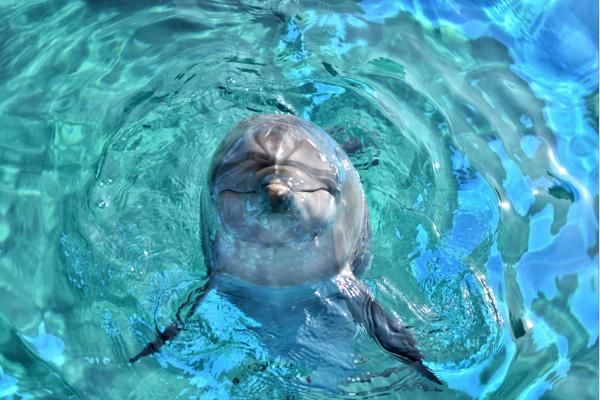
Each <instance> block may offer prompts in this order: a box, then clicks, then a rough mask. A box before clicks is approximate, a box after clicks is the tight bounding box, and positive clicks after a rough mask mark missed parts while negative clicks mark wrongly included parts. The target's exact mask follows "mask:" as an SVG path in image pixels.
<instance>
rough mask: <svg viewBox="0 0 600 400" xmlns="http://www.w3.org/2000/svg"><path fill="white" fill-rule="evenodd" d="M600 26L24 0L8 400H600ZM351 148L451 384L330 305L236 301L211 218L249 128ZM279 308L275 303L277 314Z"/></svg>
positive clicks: (385, 286) (1, 333)
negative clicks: (211, 235)
mask: <svg viewBox="0 0 600 400" xmlns="http://www.w3.org/2000/svg"><path fill="white" fill-rule="evenodd" d="M597 15H598V5H597V3H594V2H593V1H575V0H555V1H544V0H528V1H521V2H517V1H510V0H498V1H494V0H486V1H479V2H475V1H467V0H455V1H452V2H450V1H444V0H439V1H433V0H424V1H421V2H414V1H410V0H406V1H399V2H395V3H393V2H386V1H375V0H365V1H362V2H354V1H352V2H350V1H348V2H336V3H335V5H327V2H308V1H300V2H297V1H289V2H288V1H285V2H274V1H273V2H258V1H256V2H242V1H228V2H205V1H202V2H201V1H192V0H189V1H188V0H173V1H164V2H153V1H141V0H140V1H129V2H119V1H110V0H104V1H102V0H88V1H85V2H82V1H55V2H33V1H4V2H2V3H1V5H0V32H1V37H2V41H0V61H1V63H0V65H1V67H0V93H1V94H2V96H1V97H0V122H1V130H0V398H5V397H6V398H14V399H17V398H105V399H108V398H114V399H121V398H149V397H150V396H160V398H180V399H184V398H198V399H227V398H231V399H253V398H256V399H261V398H273V399H283V398H287V399H292V398H294V399H304V398H315V399H324V398H358V399H366V398H410V399H419V398H423V399H429V398H431V399H466V398H490V399H517V398H519V399H537V398H544V399H562V398H566V396H572V398H578V399H588V398H598V286H597V284H598V222H597V221H598V20H597ZM256 113H293V114H296V115H299V116H302V117H304V118H307V119H310V120H312V121H313V122H315V123H316V124H318V125H320V126H321V127H323V128H324V129H325V130H327V131H328V132H329V133H330V134H331V135H332V136H333V137H334V138H335V139H336V140H337V141H338V142H339V143H341V144H342V145H343V146H344V147H345V148H346V149H347V151H348V153H349V155H350V158H351V160H352V161H353V163H354V165H355V166H356V167H357V169H358V171H359V173H360V175H361V179H362V181H363V184H364V186H365V190H366V195H367V201H368V205H369V209H370V214H371V219H372V225H373V226H372V228H373V241H374V246H373V254H374V260H373V264H372V266H371V268H370V269H369V270H367V271H366V273H365V274H364V276H363V278H364V280H365V282H366V283H367V284H368V285H369V287H370V288H371V289H372V290H373V292H374V293H375V296H376V298H377V299H378V300H379V301H380V302H381V303H382V304H383V305H384V306H385V307H386V308H387V309H389V310H394V311H395V312H396V313H397V314H398V315H399V316H401V317H402V318H403V319H404V320H405V321H406V322H407V323H408V324H409V325H411V326H413V333H414V335H415V337H416V339H417V342H418V343H419V347H420V348H421V349H422V351H423V353H424V355H425V358H426V360H427V364H428V366H429V367H430V368H431V369H432V370H433V371H435V373H436V374H437V375H438V376H439V377H440V378H441V379H442V380H443V381H444V382H445V383H446V386H445V387H443V388H439V387H437V386H436V385H434V384H431V383H430V382H427V381H424V380H423V379H422V378H420V377H419V376H418V375H417V374H416V373H414V372H413V371H412V370H410V369H409V368H407V367H405V366H404V364H401V363H399V362H398V361H397V360H396V359H394V358H393V357H392V356H389V355H387V354H385V353H383V351H382V350H381V349H380V348H378V347H377V345H376V344H375V343H374V342H373V341H372V340H371V339H370V338H369V337H368V335H367V334H366V333H365V332H364V331H363V330H361V329H358V330H356V329H355V327H354V325H353V324H351V323H350V322H348V321H347V320H345V319H344V318H341V317H340V315H339V313H338V312H336V310H335V309H333V308H327V307H315V306H314V305H313V304H309V305H306V306H304V305H303V304H299V305H298V307H297V308H299V309H302V310H301V311H298V312H296V313H290V316H289V320H286V321H284V322H281V321H280V322H279V323H280V325H276V326H275V327H273V326H272V324H269V322H268V321H265V320H258V319H257V318H255V317H254V316H252V315H249V314H248V313H246V312H244V311H243V310H240V309H239V308H237V307H236V306H235V305H234V304H233V303H231V302H229V301H228V300H227V299H226V298H224V297H222V296H220V295H219V294H218V293H214V292H213V293H211V294H210V295H209V296H207V298H206V299H205V301H204V302H203V303H202V305H201V306H200V308H199V310H198V312H197V313H196V314H195V316H194V318H193V321H192V322H193V323H192V324H191V325H190V329H188V330H187V331H186V332H184V333H182V335H181V336H180V337H179V338H177V339H176V340H175V341H174V342H173V343H172V344H170V345H168V346H165V347H164V348H163V350H162V352H161V353H160V354H158V355H156V356H155V357H154V358H152V357H151V358H147V359H144V360H142V361H140V362H139V363H137V364H135V365H134V366H131V365H129V364H128V363H127V359H128V357H131V356H132V355H133V354H135V353H136V352H137V351H139V350H140V348H141V347H142V346H143V345H144V344H145V343H146V342H147V341H148V340H151V339H152V338H153V336H154V333H153V330H154V326H155V324H157V325H158V326H164V325H165V324H167V323H168V322H170V321H171V320H172V316H173V314H174V312H175V310H177V307H178V306H179V304H181V302H182V301H183V300H184V298H185V296H186V295H187V293H188V292H189V290H190V289H191V288H193V287H196V286H197V285H200V284H202V283H203V282H204V280H205V279H206V268H205V266H204V262H203V255H202V252H201V249H200V245H199V244H200V236H199V235H200V233H199V232H200V229H199V223H200V221H199V200H200V191H201V188H202V184H203V182H204V178H205V176H204V174H205V172H206V171H207V168H208V162H209V160H210V156H211V154H212V152H213V151H214V150H215V148H216V146H217V145H218V143H219V141H220V139H221V138H222V137H223V136H224V135H225V134H226V133H227V131H228V130H229V129H231V127H232V126H233V125H235V123H236V122H237V121H239V120H241V119H243V118H245V117H247V116H250V115H253V114H256ZM264 313H265V314H267V315H268V314H269V310H268V307H266V310H265V311H264Z"/></svg>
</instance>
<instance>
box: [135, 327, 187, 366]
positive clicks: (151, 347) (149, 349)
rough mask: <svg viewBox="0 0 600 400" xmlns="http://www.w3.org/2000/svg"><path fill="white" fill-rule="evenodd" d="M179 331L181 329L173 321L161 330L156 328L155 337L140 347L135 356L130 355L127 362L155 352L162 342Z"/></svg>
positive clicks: (165, 341)
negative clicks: (140, 349)
mask: <svg viewBox="0 0 600 400" xmlns="http://www.w3.org/2000/svg"><path fill="white" fill-rule="evenodd" d="M180 331H181V329H180V328H179V327H178V326H177V325H176V324H175V323H173V324H171V325H169V326H168V327H167V328H166V329H165V330H164V331H162V332H161V331H159V330H157V331H156V337H155V338H154V340H153V341H152V342H150V343H148V344H147V345H146V347H144V348H143V349H142V351H140V352H139V353H137V354H136V355H135V356H133V357H131V358H130V359H129V362H130V363H132V364H133V363H134V362H136V361H137V360H139V359H140V358H142V357H146V356H149V355H151V354H154V353H157V352H158V351H159V350H160V348H161V347H162V345H163V344H165V343H167V342H168V341H169V340H171V339H173V338H174V337H175V336H177V335H178V334H179V332H180Z"/></svg>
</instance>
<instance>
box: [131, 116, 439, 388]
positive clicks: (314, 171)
mask: <svg viewBox="0 0 600 400" xmlns="http://www.w3.org/2000/svg"><path fill="white" fill-rule="evenodd" d="M201 209H202V211H201V225H202V245H203V251H204V255H205V260H206V263H207V267H208V271H209V280H208V283H207V284H206V285H205V286H203V287H202V288H198V289H195V290H194V291H193V292H192V293H190V295H189V296H188V298H187V300H186V301H185V302H184V303H183V304H182V305H181V307H180V308H179V310H178V311H177V314H176V318H175V322H174V323H173V324H171V325H170V326H169V327H168V328H167V329H165V330H164V331H162V332H160V331H159V332H158V333H157V336H156V339H155V340H154V341H153V342H151V343H150V344H148V345H147V346H146V347H145V348H144V349H143V350H142V351H141V352H140V353H139V354H138V355H136V356H135V357H132V359H131V361H132V362H135V361H137V360H138V359H139V358H141V357H143V356H146V355H149V354H152V353H155V352H157V351H159V350H160V348H161V346H162V345H163V344H164V343H166V342H168V341H169V340H172V339H173V338H174V337H176V336H177V334H178V333H179V332H180V331H181V330H182V329H185V325H186V321H187V319H189V318H190V317H191V315H193V313H194V311H195V310H196V308H197V306H198V304H200V302H201V301H202V299H203V298H204V296H205V294H206V292H207V290H208V289H209V288H215V289H217V290H218V289H219V288H220V286H221V290H227V291H229V292H230V293H231V292H232V290H233V292H235V291H236V289H235V282H236V281H238V282H240V281H241V282H244V283H248V284H250V285H255V287H262V288H273V289H281V290H276V291H275V292H277V296H279V297H278V299H279V300H280V299H281V296H286V290H289V291H288V292H287V293H288V295H289V296H291V293H292V291H291V288H292V287H306V286H310V285H314V284H316V283H318V282H326V283H327V284H326V286H328V287H331V288H333V290H334V291H335V292H337V296H336V297H337V298H338V299H340V300H341V301H343V302H344V304H345V306H346V307H347V309H348V310H349V311H350V314H351V315H352V317H353V319H354V321H355V322H356V323H358V324H360V325H362V326H364V327H365V329H366V330H367V332H368V333H369V335H370V336H371V337H372V338H373V339H374V340H375V341H376V342H377V343H379V344H380V345H381V347H382V348H383V349H384V350H385V351H387V352H389V353H392V354H394V355H395V356H396V357H397V358H398V359H399V360H400V361H402V362H404V363H405V364H407V365H410V366H411V367H413V368H414V370H416V371H417V372H419V373H420V374H421V375H422V376H424V377H426V378H427V379H429V380H431V381H433V382H435V383H437V384H441V381H440V380H439V379H438V378H437V377H436V376H435V374H434V373H433V372H432V371H431V370H430V369H429V368H428V367H427V366H426V365H425V364H424V363H423V355H422V354H421V352H420V351H419V350H418V349H417V347H416V341H415V339H414V337H413V336H412V334H411V332H410V331H409V329H408V328H407V326H406V325H405V324H404V323H403V322H402V321H401V320H399V319H398V318H396V317H394V316H393V315H392V314H390V313H388V312H387V311H386V310H385V309H384V308H383V307H382V306H381V305H380V304H379V303H378V302H377V301H376V300H375V298H374V297H373V295H372V294H371V293H370V291H369V290H368V288H367V287H366V286H365V285H364V284H363V283H362V282H361V281H360V280H359V279H358V278H357V277H356V276H355V273H356V274H358V273H359V272H360V271H363V270H364V269H366V267H367V266H368V265H369V264H370V262H371V250H370V244H371V231H370V223H369V213H368V209H367V204H366V201H365V195H364V192H363V188H362V185H361V183H360V179H359V176H358V173H357V171H356V170H355V169H354V167H352V164H351V162H350V160H349V159H348V156H347V155H346V154H345V153H344V151H343V150H342V149H341V147H340V146H339V145H338V144H337V143H336V142H335V141H334V140H333V139H332V138H331V137H330V136H329V135H327V134H326V133H325V132H324V131H323V130H321V129H320V128H319V127H317V126H316V125H314V124H312V123H311V122H308V121H306V120H303V119H300V118H298V117H295V116H291V115H257V116H254V117H251V118H248V119H246V120H243V121H241V122H240V123H239V124H238V125H237V126H236V127H235V128H233V129H232V130H231V132H229V134H228V135H227V136H226V137H225V138H224V139H223V141H222V143H221V145H220V146H219V148H218V149H217V151H216V152H215V154H214V156H213V161H212V164H211V167H210V170H209V174H208V181H207V183H206V185H204V190H203V195H202V205H201ZM222 277H229V278H231V279H222ZM225 281H228V282H234V283H233V284H231V283H229V284H227V286H228V287H227V289H225V287H224V286H223V283H222V282H225ZM231 285H233V287H234V289H232V288H231ZM284 289H285V290H284ZM240 290H241V285H240ZM244 290H247V289H244ZM250 290H252V289H250ZM255 290H258V289H255ZM265 292H270V293H274V292H273V291H269V290H266V291H265ZM184 310H187V312H186V313H185V314H184Z"/></svg>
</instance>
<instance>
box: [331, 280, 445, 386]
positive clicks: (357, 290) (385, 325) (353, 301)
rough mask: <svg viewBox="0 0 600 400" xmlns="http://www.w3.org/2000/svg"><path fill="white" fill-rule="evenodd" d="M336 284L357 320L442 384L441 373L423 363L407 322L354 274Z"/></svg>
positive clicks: (392, 350)
mask: <svg viewBox="0 0 600 400" xmlns="http://www.w3.org/2000/svg"><path fill="white" fill-rule="evenodd" d="M336 284H337V286H338V288H339V289H340V293H341V296H342V298H343V299H344V300H345V301H346V304H347V306H348V309H349V310H350V313H351V314H352V317H353V318H354V320H355V321H356V322H358V323H360V324H361V325H363V326H364V327H365V328H366V329H367V332H368V333H369V335H370V336H371V337H372V338H373V339H375V340H376V341H377V343H379V345H380V346H381V347H383V348H384V349H385V350H386V351H388V352H390V353H392V354H394V355H395V356H396V357H398V358H399V359H400V360H401V361H402V362H404V363H406V364H408V365H410V366H412V367H413V368H414V369H416V370H417V371H418V372H419V373H420V374H421V375H423V376H424V377H426V378H427V379H429V380H431V381H433V382H435V383H437V384H439V385H442V382H441V381H440V380H439V379H438V377H437V376H435V374H434V373H433V372H431V370H430V369H429V368H427V366H425V364H423V355H422V354H421V352H420V351H419V349H417V347H416V342H415V339H414V337H413V335H412V334H411V333H410V331H409V330H408V329H407V326H406V325H405V324H404V323H403V322H402V321H401V320H400V319H398V318H395V317H394V316H393V315H391V314H389V313H388V312H387V311H385V310H384V308H383V307H382V306H381V304H379V303H378V302H377V301H376V300H375V299H374V298H373V296H372V295H371V293H370V292H369V289H368V288H367V287H366V286H365V284H364V283H362V282H361V281H359V280H358V279H356V278H355V277H354V275H348V274H344V275H340V276H338V277H337V278H336Z"/></svg>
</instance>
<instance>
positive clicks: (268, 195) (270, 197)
mask: <svg viewBox="0 0 600 400" xmlns="http://www.w3.org/2000/svg"><path fill="white" fill-rule="evenodd" d="M264 194H265V200H266V202H267V204H268V205H269V206H270V207H271V210H273V211H285V210H287V209H289V208H290V207H291V205H292V202H293V199H294V194H293V193H292V189H290V187H289V186H288V185H287V184H286V183H285V182H283V181H281V180H279V179H276V180H272V181H270V182H269V183H268V184H267V185H266V186H265V188H264Z"/></svg>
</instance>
